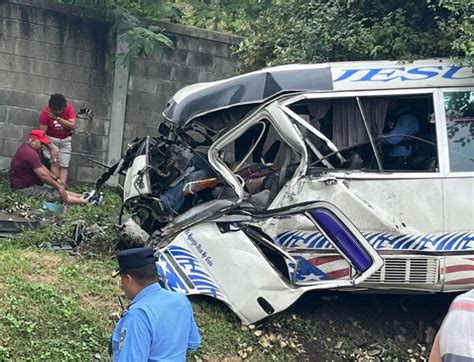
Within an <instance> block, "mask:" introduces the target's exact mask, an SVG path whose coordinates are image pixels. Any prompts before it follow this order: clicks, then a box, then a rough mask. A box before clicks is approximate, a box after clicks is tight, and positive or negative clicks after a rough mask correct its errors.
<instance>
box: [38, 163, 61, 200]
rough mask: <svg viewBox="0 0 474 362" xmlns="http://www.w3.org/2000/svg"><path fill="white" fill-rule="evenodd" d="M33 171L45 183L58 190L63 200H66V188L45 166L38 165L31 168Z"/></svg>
mask: <svg viewBox="0 0 474 362" xmlns="http://www.w3.org/2000/svg"><path fill="white" fill-rule="evenodd" d="M33 172H34V173H35V174H36V176H38V178H39V179H40V180H41V181H42V182H43V183H45V184H47V185H50V186H52V187H54V188H55V189H56V190H58V191H59V194H60V195H61V197H62V199H63V201H64V202H67V192H66V188H65V187H64V185H63V184H62V182H61V181H60V180H59V179H58V178H57V177H56V176H54V175H53V174H52V173H51V172H50V171H49V170H48V169H47V168H46V167H45V166H43V165H41V166H40V167H36V168H33Z"/></svg>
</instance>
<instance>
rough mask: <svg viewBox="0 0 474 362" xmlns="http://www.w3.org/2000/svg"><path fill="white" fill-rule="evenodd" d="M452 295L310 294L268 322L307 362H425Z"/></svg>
mask: <svg viewBox="0 0 474 362" xmlns="http://www.w3.org/2000/svg"><path fill="white" fill-rule="evenodd" d="M454 297H455V294H436V295H408V296H407V295H381V294H375V295H374V294H350V293H342V292H332V293H331V292H326V293H321V292H318V293H309V294H307V295H305V296H304V297H303V298H301V299H300V300H299V301H298V302H297V303H296V304H295V305H293V306H292V307H291V308H290V309H289V310H288V311H286V312H285V313H283V314H281V315H279V316H276V317H275V318H274V319H273V320H272V321H267V323H266V325H267V327H266V328H267V329H268V330H269V331H270V333H274V334H282V335H286V336H289V335H293V336H294V338H295V340H297V342H299V344H301V345H302V346H301V354H300V358H298V360H305V361H346V360H355V361H379V360H384V361H397V360H398V361H409V360H412V361H424V360H428V356H429V353H430V350H431V345H432V343H433V340H434V336H435V334H436V332H437V330H438V328H439V326H440V324H441V322H442V319H443V317H444V315H445V313H446V311H447V309H448V307H449V304H450V303H451V301H452V299H453V298H454Z"/></svg>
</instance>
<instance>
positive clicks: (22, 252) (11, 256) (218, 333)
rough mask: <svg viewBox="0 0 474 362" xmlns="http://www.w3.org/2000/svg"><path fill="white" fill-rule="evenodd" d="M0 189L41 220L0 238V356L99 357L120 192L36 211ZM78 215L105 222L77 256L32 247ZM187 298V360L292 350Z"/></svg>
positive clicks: (59, 236) (115, 291)
mask: <svg viewBox="0 0 474 362" xmlns="http://www.w3.org/2000/svg"><path fill="white" fill-rule="evenodd" d="M87 187H88V185H82V186H77V187H75V190H76V191H83V190H85V189H87ZM89 188H90V186H89ZM0 195H2V197H1V199H0V210H4V211H9V212H15V213H17V214H22V215H24V216H27V217H36V218H39V219H41V220H42V221H43V223H44V228H43V229H41V230H38V231H25V232H23V233H22V234H20V235H19V236H18V237H16V238H14V239H0V361H1V360H24V361H93V360H107V359H108V358H109V357H108V352H107V349H108V338H109V335H110V334H111V333H112V330H113V327H114V324H115V322H116V319H114V318H112V317H111V316H112V315H113V314H114V313H118V312H120V307H119V304H118V302H117V296H118V295H121V294H122V293H121V291H120V289H119V286H118V285H117V281H116V280H114V279H112V278H111V277H110V273H111V271H112V270H113V269H114V267H115V261H114V260H113V258H112V255H111V253H112V252H113V250H114V246H115V241H114V240H115V234H114V224H115V223H116V220H117V216H118V210H119V209H120V206H121V201H120V197H119V196H118V195H117V194H115V192H114V191H113V190H112V189H106V190H105V200H106V201H105V204H104V205H103V206H101V207H95V206H88V205H87V206H71V207H69V208H68V210H67V212H66V213H65V214H61V215H57V214H49V213H48V212H46V211H43V210H42V209H41V201H39V200H36V199H31V198H30V199H27V198H23V197H20V196H19V195H17V194H14V193H12V192H11V191H10V190H9V187H8V184H7V182H6V181H5V180H1V179H0ZM79 219H80V220H83V221H84V222H85V223H86V225H92V224H97V225H99V226H100V227H101V228H102V229H104V230H105V232H104V233H102V234H100V236H99V237H95V238H92V239H89V240H86V241H84V243H83V244H84V245H83V246H81V248H82V249H80V251H81V254H80V256H77V255H76V256H71V255H68V254H67V253H64V252H52V251H48V250H45V249H43V248H41V247H40V245H44V243H45V242H48V243H51V244H54V243H61V242H64V241H65V240H67V239H68V238H70V237H71V233H72V228H73V225H74V223H75V222H76V221H77V220H79ZM192 303H193V307H194V311H195V316H196V320H197V323H198V326H199V329H200V333H201V336H202V346H201V348H200V349H199V350H198V351H197V352H195V353H193V354H191V355H189V356H188V359H189V360H196V361H200V360H211V361H215V360H227V361H235V360H240V359H241V358H240V357H239V353H240V355H242V351H243V350H246V351H251V352H248V353H247V354H248V355H249V357H251V358H252V359H253V360H288V359H294V358H295V356H296V354H295V353H293V350H291V349H282V348H279V347H272V348H270V349H268V348H267V349H264V348H262V347H261V346H260V345H259V344H258V340H257V339H256V337H254V336H253V334H252V332H251V331H249V330H242V329H241V325H240V321H239V320H238V319H237V318H236V317H235V316H234V315H233V314H232V313H231V312H230V311H229V310H228V308H226V307H225V306H223V305H221V304H219V303H216V302H213V301H209V300H206V299H192Z"/></svg>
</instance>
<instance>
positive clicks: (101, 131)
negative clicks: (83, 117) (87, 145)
mask: <svg viewBox="0 0 474 362" xmlns="http://www.w3.org/2000/svg"><path fill="white" fill-rule="evenodd" d="M89 125H90V128H89V129H90V131H91V133H93V134H95V135H98V136H108V134H109V128H110V121H109V120H106V119H98V118H94V119H93V120H92V121H90V123H89Z"/></svg>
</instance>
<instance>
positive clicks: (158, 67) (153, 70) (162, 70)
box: [145, 62, 173, 79]
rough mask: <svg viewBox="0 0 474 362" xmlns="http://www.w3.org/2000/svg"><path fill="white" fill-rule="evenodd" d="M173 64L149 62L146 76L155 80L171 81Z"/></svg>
mask: <svg viewBox="0 0 474 362" xmlns="http://www.w3.org/2000/svg"><path fill="white" fill-rule="evenodd" d="M172 69H173V67H172V65H171V64H160V63H157V62H147V63H146V69H145V76H146V77H149V78H153V79H171V72H172Z"/></svg>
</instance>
